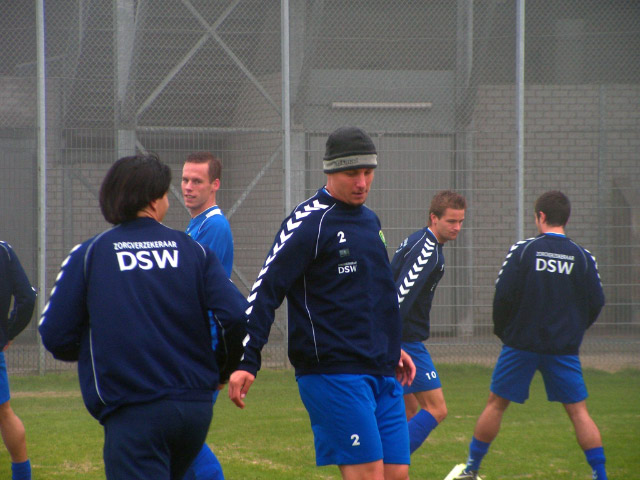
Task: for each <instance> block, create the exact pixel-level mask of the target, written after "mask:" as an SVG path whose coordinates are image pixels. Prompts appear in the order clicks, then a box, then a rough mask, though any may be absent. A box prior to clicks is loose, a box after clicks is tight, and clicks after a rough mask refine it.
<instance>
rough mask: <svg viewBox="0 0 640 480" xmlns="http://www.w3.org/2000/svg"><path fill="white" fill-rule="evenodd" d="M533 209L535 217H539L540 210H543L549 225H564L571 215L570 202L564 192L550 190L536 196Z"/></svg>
mask: <svg viewBox="0 0 640 480" xmlns="http://www.w3.org/2000/svg"><path fill="white" fill-rule="evenodd" d="M534 209H535V213H536V218H540V212H544V214H545V215H546V217H547V219H546V222H547V225H549V226H550V227H564V226H565V225H566V224H567V222H568V221H569V216H570V215H571V202H570V201H569V197H567V196H566V195H565V194H564V193H562V192H560V191H559V190H551V191H549V192H545V193H543V194H542V195H540V196H539V197H538V199H537V200H536V203H535V206H534Z"/></svg>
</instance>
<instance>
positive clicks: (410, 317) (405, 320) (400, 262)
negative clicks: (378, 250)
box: [391, 227, 444, 342]
mask: <svg viewBox="0 0 640 480" xmlns="http://www.w3.org/2000/svg"><path fill="white" fill-rule="evenodd" d="M391 269H392V270H393V278H394V279H395V282H396V289H397V291H398V304H399V305H400V317H402V341H403V342H423V341H425V340H427V339H428V338H429V329H430V326H431V325H430V321H429V314H430V312H431V304H432V302H433V296H434V294H435V292H436V287H437V286H438V282H439V281H440V279H441V278H442V276H443V275H444V253H443V252H442V244H441V243H438V240H437V239H436V236H435V235H434V234H433V232H431V230H429V228H428V227H424V228H423V229H422V230H418V231H417V232H414V233H412V234H411V235H409V237H407V238H406V239H405V240H404V241H403V242H402V243H401V244H400V246H399V247H398V249H397V250H396V253H395V254H394V256H393V260H391Z"/></svg>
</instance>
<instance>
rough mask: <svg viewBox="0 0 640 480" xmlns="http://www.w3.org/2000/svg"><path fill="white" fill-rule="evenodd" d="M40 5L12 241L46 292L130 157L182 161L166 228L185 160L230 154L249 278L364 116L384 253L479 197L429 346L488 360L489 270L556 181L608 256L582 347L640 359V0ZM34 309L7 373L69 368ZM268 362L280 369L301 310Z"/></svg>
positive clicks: (18, 59) (574, 230) (23, 70)
mask: <svg viewBox="0 0 640 480" xmlns="http://www.w3.org/2000/svg"><path fill="white" fill-rule="evenodd" d="M42 3H44V8H43V9H42V10H41V9H40V6H39V2H37V1H34V2H15V1H9V0H0V5H1V6H2V15H0V31H2V34H1V35H0V45H1V46H0V167H1V169H2V170H1V171H2V175H1V177H0V232H1V233H0V238H1V239H4V240H7V241H9V242H10V243H11V244H12V245H13V246H14V248H15V250H16V251H17V253H18V255H19V256H20V258H21V260H22V263H23V264H24V266H25V269H26V270H27V272H28V274H29V277H30V278H31V279H32V281H33V283H34V284H37V285H38V286H39V288H40V290H41V292H40V297H41V303H40V308H42V302H43V301H44V300H46V298H47V297H48V293H49V290H50V289H51V287H52V285H53V282H54V280H55V278H56V275H57V272H58V269H59V266H60V263H61V262H62V260H63V259H64V258H65V257H66V255H67V253H68V251H69V250H70V248H71V247H73V246H74V245H75V244H77V243H79V242H80V241H83V240H85V239H87V238H88V237H90V236H92V235H95V234H96V233H98V232H100V231H102V230H104V229H105V228H107V226H108V225H107V224H106V222H105V221H104V220H103V218H102V216H101V214H100V211H99V208H98V200H97V192H98V190H99V185H100V182H101V180H102V178H103V176H104V174H105V172H106V170H107V168H108V167H109V166H110V164H111V163H112V162H113V161H114V160H115V159H117V158H119V157H121V156H124V155H129V154H132V153H134V152H136V151H153V152H156V153H158V154H159V155H160V157H161V158H162V159H163V160H164V161H165V162H167V163H169V164H170V165H171V166H172V168H173V171H174V182H173V188H172V191H173V193H174V197H172V198H171V201H172V204H173V206H172V208H171V209H170V211H169V214H168V216H167V218H166V219H165V223H166V224H168V225H169V226H172V227H174V228H178V229H184V228H185V227H186V225H187V223H188V218H189V216H188V214H187V212H186V210H185V209H184V208H183V207H182V206H181V199H180V193H179V179H180V172H181V168H182V162H183V161H184V158H185V157H186V155H187V154H188V153H190V152H192V151H198V150H210V151H212V152H214V153H216V154H217V155H219V156H220V157H221V158H222V159H223V165H224V169H223V177H222V189H221V191H220V192H219V194H218V203H219V204H220V205H221V207H222V209H223V211H224V212H225V213H226V215H227V216H228V217H229V220H230V224H231V228H232V230H233V234H234V239H235V265H234V270H233V272H234V273H233V276H232V279H233V280H234V281H235V282H236V284H238V285H239V286H240V288H241V289H243V291H244V292H246V293H248V289H249V288H250V286H251V285H252V283H253V280H254V279H255V277H256V275H257V273H258V271H259V269H260V267H261V265H262V263H263V261H264V258H265V257H266V254H267V250H268V248H269V246H270V245H271V242H272V240H273V236H274V234H275V233H276V231H277V230H278V228H279V225H280V222H281V220H282V219H283V218H284V216H285V215H286V214H287V213H288V212H289V211H290V209H291V208H292V207H293V206H295V205H296V204H297V203H298V202H300V201H301V200H303V199H304V198H307V197H308V196H309V195H311V194H312V193H313V192H314V191H315V190H316V189H317V188H319V187H320V186H322V184H323V181H324V177H323V175H322V171H321V158H322V155H323V151H324V142H325V140H326V137H327V135H328V133H329V132H331V131H332V130H334V129H335V128H336V127H338V126H342V125H347V124H353V125H358V126H361V127H363V128H364V129H365V130H367V131H368V132H369V133H370V134H371V135H372V137H373V139H374V142H375V143H376V146H377V148H378V151H379V164H380V166H379V168H378V169H377V172H376V179H375V182H374V185H373V191H372V193H371V195H370V197H369V200H368V202H367V203H368V205H369V206H370V207H371V208H372V209H373V210H375V211H376V212H377V213H378V215H379V216H380V218H381V221H382V225H383V229H384V231H385V235H386V238H387V243H388V246H389V254H390V255H392V254H393V251H394V250H395V248H396V246H397V245H398V244H399V243H400V242H401V241H402V239H403V238H405V237H406V236H407V235H408V234H409V233H411V232H413V231H414V230H417V229H418V228H421V227H423V226H424V224H425V222H426V212H427V209H428V204H429V201H430V199H431V197H432V196H433V194H434V193H435V192H437V191H438V190H441V189H445V188H451V189H455V190H458V191H460V192H461V193H463V194H464V195H465V196H466V197H467V199H468V201H469V209H468V211H467V216H466V220H465V226H464V228H463V231H462V233H461V235H460V236H459V238H458V239H457V240H456V241H455V242H451V243H449V244H447V245H446V246H445V255H446V257H447V272H446V274H445V276H444V279H443V281H442V282H441V283H440V285H439V287H438V291H437V293H436V302H435V305H434V307H433V310H432V323H433V328H432V338H431V339H430V340H429V342H428V345H429V349H430V351H431V352H432V355H433V356H434V359H435V361H436V362H480V363H486V364H491V363H493V361H494V360H495V357H496V355H497V352H498V349H499V341H498V340H497V339H496V338H495V337H493V336H492V334H491V329H492V328H491V327H492V325H491V301H492V296H493V285H494V280H495V277H496V275H497V272H498V270H499V267H500V265H501V264H502V261H503V259H504V255H505V254H506V252H507V249H508V248H509V246H510V245H511V244H512V243H513V242H514V241H516V240H518V239H520V237H522V236H524V237H529V236H532V235H533V234H534V233H535V228H534V225H533V212H532V204H533V201H534V200H535V198H536V197H537V196H538V195H540V194H541V193H542V192H544V191H546V190H551V189H560V190H563V191H564V192H565V193H567V194H568V195H569V197H570V198H571V200H572V203H573V214H572V217H571V220H570V222H569V225H568V234H569V235H570V236H571V237H572V238H574V239H575V240H577V241H578V242H579V243H581V244H583V245H584V246H586V247H587V248H589V249H590V250H591V251H592V252H593V253H594V254H595V255H596V256H597V258H598V261H599V267H600V273H601V277H602V279H603V283H604V286H605V294H606V296H607V306H606V307H605V308H604V310H603V313H602V315H601V317H600V319H599V320H598V322H597V323H596V326H594V327H593V328H592V329H591V330H590V331H589V332H588V334H587V336H586V338H585V342H584V344H583V350H582V356H583V361H584V363H585V364H586V365H588V366H594V367H598V368H607V369H616V368H623V367H627V366H631V367H636V368H637V367H640V153H639V152H640V22H639V19H640V3H639V2H601V1H597V0H580V1H578V0H553V1H552V0H529V1H527V2H526V4H525V2H524V0H522V1H516V0H509V1H505V0H484V1H482V0H481V1H471V0H456V1H451V0H429V1H426V0H425V1H414V0H398V1H395V2H388V1H385V0H351V1H339V0H288V1H287V0H282V1H281V2H277V1H275V0H272V1H268V0H261V1H260V0H232V1H231V0H225V1H222V0H220V1H210V0H182V1H178V0H154V1H153V2H152V1H149V0H109V1H107V0H56V1H44V2H42ZM39 13H42V15H43V16H42V18H43V22H42V23H40V22H39V21H38V17H39V15H38V14H39ZM41 38H43V42H39V40H40V39H41ZM38 45H44V49H43V50H39V48H38ZM39 52H41V53H42V54H41V55H39ZM519 52H521V53H519ZM522 72H524V75H522ZM39 80H40V81H39ZM39 132H44V134H45V135H44V136H43V138H44V137H46V143H45V144H44V147H46V148H43V144H42V142H39V141H38V139H39ZM45 178H46V181H41V179H45ZM35 317H37V315H35V314H34V318H35ZM36 323H37V322H36V321H34V322H32V324H31V325H30V326H29V328H28V330H27V331H26V332H25V333H23V334H22V335H21V336H20V337H19V338H18V339H17V341H16V343H15V344H14V346H12V347H11V348H10V349H9V350H8V351H7V355H8V357H9V360H8V362H9V366H10V368H11V370H12V371H23V372H30V371H40V372H43V371H46V370H55V369H61V368H67V367H66V366H65V365H64V364H61V363H59V362H56V361H54V360H52V359H51V357H50V356H49V355H48V354H44V352H43V351H42V350H41V348H40V347H39V346H38V338H37V330H36ZM264 357H265V360H266V362H267V364H268V365H273V366H282V365H286V362H287V360H286V319H285V313H284V308H281V309H279V311H278V315H277V319H276V323H275V324H274V327H273V329H272V333H271V338H270V341H269V344H268V346H267V347H266V351H265V355H264Z"/></svg>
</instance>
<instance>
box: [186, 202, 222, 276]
mask: <svg viewBox="0 0 640 480" xmlns="http://www.w3.org/2000/svg"><path fill="white" fill-rule="evenodd" d="M186 232H187V235H189V236H190V237H191V238H193V239H194V240H196V241H198V242H199V243H201V244H202V245H207V246H208V247H209V248H210V249H211V250H213V253H215V254H216V256H217V257H218V260H220V263H221V264H222V266H223V267H224V270H225V271H226V272H227V276H228V277H230V276H231V269H232V267H233V235H232V234H231V227H230V226H229V222H228V220H227V219H226V218H225V216H224V214H223V213H222V210H220V207H218V206H217V205H214V206H212V207H209V208H207V209H206V210H205V211H204V212H201V213H200V214H199V215H196V216H195V217H193V218H192V219H191V220H190V221H189V225H188V226H187V230H186Z"/></svg>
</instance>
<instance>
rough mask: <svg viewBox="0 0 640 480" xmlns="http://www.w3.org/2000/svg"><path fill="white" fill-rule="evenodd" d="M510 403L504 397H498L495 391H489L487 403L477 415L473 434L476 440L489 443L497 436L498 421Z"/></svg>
mask: <svg viewBox="0 0 640 480" xmlns="http://www.w3.org/2000/svg"><path fill="white" fill-rule="evenodd" d="M509 403H511V402H510V401H509V400H507V399H506V398H502V397H499V396H498V395H496V394H495V393H489V399H488V400H487V405H486V406H485V407H484V410H483V411H482V413H481V414H480V417H478V421H477V422H476V427H475V429H474V431H473V436H474V437H475V438H477V439H478V440H480V441H482V442H486V443H491V442H493V440H494V439H495V438H496V437H497V436H498V432H499V431H500V423H501V422H502V416H503V415H504V412H505V410H506V409H507V407H508V406H509Z"/></svg>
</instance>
